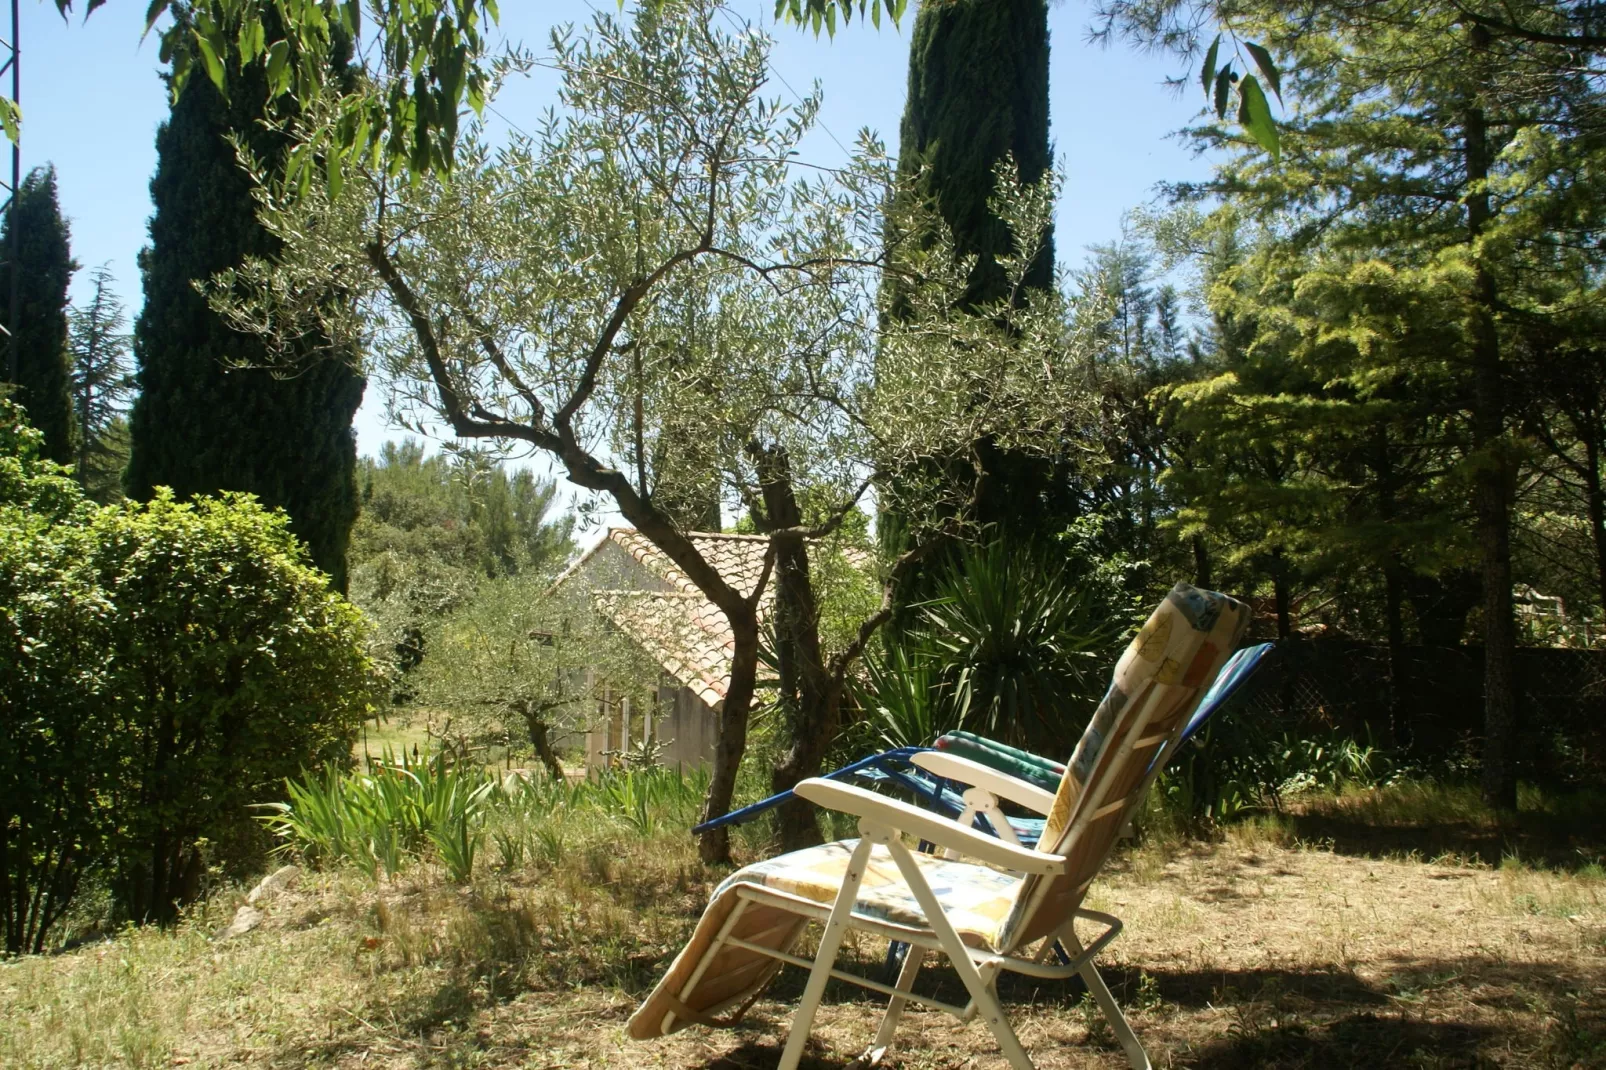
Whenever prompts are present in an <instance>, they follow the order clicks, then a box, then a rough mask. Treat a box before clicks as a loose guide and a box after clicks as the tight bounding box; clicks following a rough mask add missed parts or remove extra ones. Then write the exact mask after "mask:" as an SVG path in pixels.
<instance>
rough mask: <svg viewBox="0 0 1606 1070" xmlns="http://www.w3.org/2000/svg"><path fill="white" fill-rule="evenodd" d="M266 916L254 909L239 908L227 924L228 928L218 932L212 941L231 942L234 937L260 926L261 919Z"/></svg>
mask: <svg viewBox="0 0 1606 1070" xmlns="http://www.w3.org/2000/svg"><path fill="white" fill-rule="evenodd" d="M266 916H267V915H265V914H263V913H262V911H260V910H258V909H257V908H256V907H241V908H240V909H239V910H236V911H235V912H234V920H233V921H231V922H229V925H228V928H226V929H224V930H222V931H221V932H219V933H218V934H217V935H216V936H215V937H213V939H214V940H232V939H233V938H234V937H236V936H244V935H245V934H246V933H248V932H250V931H251V930H252V929H255V928H256V927H257V926H258V925H261V924H262V919H263V918H264V917H266Z"/></svg>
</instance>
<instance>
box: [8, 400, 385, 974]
mask: <svg viewBox="0 0 1606 1070" xmlns="http://www.w3.org/2000/svg"><path fill="white" fill-rule="evenodd" d="M38 444H39V436H38V433H37V432H35V431H33V430H32V429H30V428H28V427H27V426H26V424H24V423H23V422H22V420H21V415H20V413H19V411H18V410H17V409H16V408H15V407H14V406H10V405H9V404H6V403H4V402H0V909H3V911H4V922H5V929H6V947H7V950H8V951H11V952H22V951H37V950H40V949H41V948H42V947H43V946H44V942H45V938H46V934H47V933H48V931H49V929H50V927H51V926H52V925H53V924H54V923H55V922H57V921H59V919H60V917H61V915H62V913H63V912H64V911H65V909H66V908H67V906H68V904H69V903H70V902H71V900H72V897H73V895H74V894H75V893H76V891H77V888H78V886H79V884H80V883H81V881H82V880H83V878H84V876H85V875H86V874H88V873H91V872H96V871H99V872H100V873H102V874H103V875H104V876H105V877H106V879H107V880H108V882H109V883H110V885H111V887H112V888H113V890H114V891H115V893H116V896H117V900H118V903H119V905H120V907H121V908H122V910H123V911H124V912H126V914H127V916H128V917H130V918H132V919H134V920H138V921H145V920H156V921H168V920H170V919H172V918H173V917H174V915H175V913H176V911H177V910H178V908H179V907H180V906H181V905H182V904H184V903H185V902H188V901H190V900H191V899H193V898H194V897H195V896H196V895H197V894H199V893H200V891H201V890H202V887H203V885H204V881H205V878H206V876H207V874H208V873H209V872H222V873H224V874H230V873H236V874H237V873H243V872H244V871H245V870H246V869H247V868H249V867H250V866H251V865H253V864H254V863H255V862H256V861H257V860H258V859H259V858H260V854H261V851H262V850H263V848H264V846H265V842H264V836H263V833H262V831H261V829H260V827H259V824H258V823H257V822H255V821H253V820H252V818H251V811H250V810H249V809H248V807H249V805H250V804H252V803H259V802H263V801H264V800H266V799H270V798H274V797H276V796H277V795H278V794H279V792H280V790H281V785H282V783H283V781H284V779H285V778H286V777H287V776H293V775H295V774H297V773H298V772H299V771H300V770H301V769H302V768H305V767H309V766H314V765H318V764H322V763H328V762H337V763H338V762H342V761H348V760H349V757H350V749H351V743H352V740H353V737H354V734H355V732H356V730H357V728H358V726H359V725H360V724H361V722H362V720H363V718H364V717H366V716H367V715H368V713H369V712H370V711H371V709H372V708H373V706H374V704H375V702H376V700H377V697H378V690H377V685H378V683H379V677H378V675H377V673H376V672H375V669H374V666H373V664H372V663H371V661H370V659H369V657H368V652H367V626H366V624H365V622H364V621H363V619H362V616H361V614H360V613H359V612H358V611H357V610H356V609H355V608H354V607H353V606H351V605H350V604H349V603H348V602H346V601H345V600H344V599H342V598H340V597H339V596H338V595H335V594H333V593H331V592H330V591H329V589H328V580H327V577H326V576H324V575H323V574H322V573H320V572H318V571H317V570H315V569H313V568H311V567H310V566H309V565H308V564H307V561H306V553H305V550H304V548H303V547H302V546H301V544H299V543H298V542H297V541H296V539H295V537H294V536H293V535H292V534H291V533H290V530H289V528H288V526H287V521H286V519H285V517H284V515H283V514H282V513H279V512H269V511H267V510H265V509H263V508H262V507H261V506H259V505H257V504H256V503H255V501H253V500H252V499H250V498H249V497H245V496H225V497H223V498H220V499H205V498H202V499H198V500H196V501H195V502H193V503H191V502H185V503H180V502H176V501H174V499H173V497H172V495H171V494H170V493H167V492H165V491H159V492H158V493H157V494H156V496H155V497H154V498H153V499H152V500H151V501H150V502H148V503H143V504H136V503H125V504H123V505H119V506H108V507H105V508H95V507H93V506H92V505H90V504H89V503H87V502H85V501H84V500H83V499H82V496H81V495H79V494H78V493H77V490H76V486H75V484H73V483H72V481H71V480H70V479H69V478H67V477H66V475H65V474H64V473H65V470H64V469H61V468H59V467H58V466H56V465H54V464H51V463H50V462H48V461H43V460H41V459H40V458H39V456H38V448H39V447H38Z"/></svg>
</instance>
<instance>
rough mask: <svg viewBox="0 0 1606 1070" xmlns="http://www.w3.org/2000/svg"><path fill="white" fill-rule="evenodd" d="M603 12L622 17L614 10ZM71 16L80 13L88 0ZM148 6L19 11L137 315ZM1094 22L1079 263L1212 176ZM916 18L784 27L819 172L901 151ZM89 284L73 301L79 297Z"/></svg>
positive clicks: (368, 433) (1057, 62)
mask: <svg viewBox="0 0 1606 1070" xmlns="http://www.w3.org/2000/svg"><path fill="white" fill-rule="evenodd" d="M598 2H599V3H600V5H601V6H602V7H603V9H604V10H608V11H612V10H615V9H614V6H613V4H612V2H610V0H598ZM75 6H77V7H78V9H79V11H80V12H81V11H82V9H83V7H84V6H85V4H84V2H83V0H79V2H78V3H77V4H76V5H75ZM145 7H146V5H145V4H144V3H143V2H140V0H110V2H109V3H107V4H106V5H105V6H104V7H102V8H100V9H99V10H98V11H96V12H95V14H94V16H93V17H92V18H90V19H89V20H88V21H87V22H85V21H84V20H83V19H82V17H81V15H78V16H74V18H73V19H72V21H71V23H70V24H68V23H63V21H62V19H61V18H60V17H59V16H58V15H57V14H56V9H55V5H54V4H53V3H51V2H50V0H22V44H23V49H24V52H23V68H22V74H23V83H22V104H23V111H24V117H25V125H24V134H23V166H24V167H25V168H29V167H33V166H37V165H40V164H44V163H46V162H51V163H54V164H55V165H56V169H57V172H58V176H59V181H60V186H61V198H62V208H63V211H64V212H65V213H66V215H67V216H68V218H69V220H70V222H71V225H72V242H73V254H74V256H75V257H76V258H77V259H78V261H79V263H81V264H83V265H84V266H85V267H90V266H94V265H98V264H102V263H108V262H109V263H110V265H111V269H112V271H113V272H114V273H115V275H116V276H117V280H118V289H119V292H120V293H121V296H122V297H123V299H124V300H125V302H126V303H127V305H128V307H129V310H130V315H131V316H132V314H133V313H134V312H136V311H137V310H138V308H139V305H140V300H141V298H140V288H139V275H138V271H137V269H136V267H135V257H136V255H137V254H138V252H139V249H140V247H141V246H142V245H143V244H144V243H145V240H146V233H145V224H146V220H147V217H148V216H149V215H150V210H151V205H150V196H149V192H148V184H149V181H150V176H151V173H152V171H153V170H154V169H155V164H156V157H155V146H154V139H155V134H156V127H157V125H158V124H159V123H160V122H161V121H162V119H163V118H164V117H165V116H166V114H167V99H166V90H165V88H164V87H163V85H162V83H161V80H160V78H159V77H158V73H157V72H158V68H159V66H160V64H159V63H158V60H157V42H156V40H155V38H151V39H149V40H146V41H144V42H141V40H140V33H141V31H142V29H143V22H142V17H141V16H142V15H143V13H144V10H145ZM733 7H734V9H735V10H736V11H737V12H738V13H747V14H748V16H749V17H751V18H752V19H753V20H754V21H756V22H761V23H764V24H768V23H769V22H770V19H769V13H770V12H771V11H773V7H774V5H773V0H733ZM501 8H502V25H501V29H502V32H504V33H505V34H506V35H507V37H508V38H509V39H510V40H514V41H522V42H523V43H524V44H525V45H526V46H527V47H529V48H531V49H533V50H535V51H536V52H537V53H540V52H542V51H544V50H545V46H546V41H547V35H548V32H549V30H550V27H551V26H552V25H554V24H556V23H562V22H569V21H575V22H580V21H584V20H587V19H589V18H590V17H591V12H592V10H593V6H592V5H591V4H588V3H586V2H584V0H541V2H534V0H502V4H501ZM1087 19H1088V8H1087V6H1086V5H1085V4H1082V3H1067V2H1064V0H1060V2H1057V3H1054V4H1053V5H1052V6H1051V8H1050V12H1049V21H1050V32H1051V34H1052V53H1051V56H1052V69H1051V72H1050V92H1051V105H1050V107H1051V111H1050V116H1051V122H1052V125H1053V138H1054V142H1055V149H1056V153H1057V155H1058V156H1059V157H1060V158H1061V159H1062V160H1063V164H1064V169H1065V172H1066V183H1065V189H1064V194H1063V196H1062V199H1061V202H1060V206H1059V211H1058V216H1057V220H1056V238H1055V240H1056V243H1057V246H1058V250H1059V255H1060V257H1061V259H1062V260H1064V261H1067V262H1070V263H1076V262H1078V261H1080V260H1081V258H1082V254H1083V251H1084V250H1085V248H1086V247H1087V246H1088V245H1091V244H1094V243H1101V242H1109V241H1113V240H1114V239H1116V238H1117V237H1118V236H1119V235H1120V230H1121V217H1122V215H1123V213H1125V212H1127V211H1129V210H1130V209H1132V208H1134V207H1137V206H1139V205H1141V204H1144V203H1146V202H1147V201H1149V200H1150V199H1151V198H1152V197H1153V193H1154V186H1155V184H1156V183H1157V182H1161V181H1166V180H1176V179H1185V178H1190V177H1200V176H1202V175H1203V174H1204V173H1205V172H1206V170H1207V164H1206V163H1205V162H1204V161H1202V160H1199V159H1196V158H1195V157H1193V155H1192V154H1191V153H1190V152H1189V151H1188V150H1187V149H1186V148H1184V147H1183V146H1182V145H1181V144H1180V143H1179V142H1177V141H1175V140H1173V139H1171V138H1170V137H1169V135H1170V134H1171V132H1172V131H1174V130H1176V129H1177V128H1178V127H1180V126H1182V125H1184V124H1185V123H1186V122H1187V121H1188V120H1189V119H1190V118H1192V117H1193V116H1194V115H1195V114H1196V113H1197V111H1198V108H1199V105H1200V100H1199V98H1198V95H1197V94H1196V93H1184V94H1183V95H1182V96H1181V97H1178V96H1177V95H1176V94H1175V93H1173V92H1172V91H1171V90H1170V89H1169V88H1168V87H1166V86H1165V85H1163V84H1162V83H1163V80H1164V79H1165V78H1166V76H1167V75H1172V74H1175V73H1177V69H1176V66H1175V63H1174V61H1173V60H1171V59H1170V58H1169V57H1163V56H1160V57H1157V56H1148V55H1143V54H1140V53H1138V52H1135V51H1133V50H1131V49H1127V48H1124V47H1121V46H1115V47H1112V48H1109V49H1102V48H1099V47H1097V46H1093V45H1089V44H1087V43H1085V41H1084V36H1085V29H1086V25H1087ZM912 20H913V12H912V10H911V13H910V15H908V16H907V17H906V20H905V23H904V25H903V27H902V28H901V29H893V28H891V27H890V26H889V25H884V26H883V28H882V29H881V30H880V31H876V30H874V29H873V28H871V27H870V26H869V25H868V24H865V25H860V24H858V23H854V24H853V25H851V26H849V27H846V28H844V29H841V30H839V31H838V33H837V36H836V38H835V39H834V40H833V39H830V38H821V39H819V40H816V39H815V38H814V37H813V36H812V34H809V33H807V32H804V31H801V30H798V29H796V28H794V27H791V26H781V27H779V28H776V29H775V30H774V33H775V36H776V38H777V47H776V49H775V53H774V65H775V69H776V74H777V84H776V86H775V91H776V92H777V93H779V94H781V95H783V96H785V95H789V94H790V92H791V91H792V90H795V91H796V92H798V93H806V92H807V91H808V89H809V87H810V86H811V85H812V84H813V82H814V81H815V79H818V80H819V81H820V82H821V85H822V87H823V89H824V93H825V104H824V107H823V109H822V111H821V114H820V119H821V127H822V129H820V130H818V131H815V133H814V134H813V135H812V140H811V142H810V143H809V144H807V145H806V146H805V156H806V158H807V159H809V160H810V161H811V162H817V163H821V164H830V163H833V162H836V161H838V160H840V159H841V158H842V157H843V155H844V152H843V150H842V149H841V148H839V147H838V145H837V144H836V141H840V142H841V143H842V144H844V145H850V146H851V145H852V143H853V139H854V137H855V135H856V134H857V132H858V131H859V129H860V128H862V127H870V128H871V129H873V130H876V131H878V132H879V133H880V134H881V135H882V136H883V137H884V138H885V139H886V140H887V142H888V145H889V147H894V148H895V147H896V141H897V131H898V120H899V117H900V116H901V114H902V112H903V101H904V95H905V79H906V73H907V63H908V41H909V28H910V25H911V23H912ZM788 85H790V87H791V89H789V88H788ZM551 101H552V92H551V81H550V75H545V74H541V73H540V72H538V73H537V76H536V77H535V78H533V79H532V80H531V82H529V83H528V84H524V85H515V86H512V87H510V88H509V89H508V90H507V91H506V92H505V93H504V94H503V97H502V98H501V99H500V100H499V101H498V103H497V108H498V110H499V111H500V112H501V113H502V114H503V115H504V116H506V118H507V119H508V120H510V121H512V122H514V123H519V124H520V125H524V124H526V123H527V122H528V121H530V120H532V119H533V118H534V117H535V116H536V114H537V113H538V112H539V111H540V110H541V109H543V108H544V107H545V106H546V105H547V104H549V103H550V102H551ZM87 275H88V272H87V271H83V272H80V273H79V276H78V279H77V280H76V282H75V287H74V289H75V296H80V297H81V296H82V293H83V290H84V287H85V284H86V282H87ZM378 394H379V391H378V390H377V389H375V388H373V387H370V389H369V396H368V398H367V400H366V401H365V403H364V405H363V409H362V411H361V412H359V413H358V418H357V432H358V442H359V448H360V449H361V450H362V451H363V452H365V453H371V452H373V451H374V450H376V449H377V448H378V446H379V444H380V443H381V442H382V441H383V440H384V439H385V438H388V437H396V436H395V433H393V432H392V431H390V429H389V428H387V427H386V426H385V424H384V420H383V414H382V409H383V406H382V404H381V402H380V399H379V396H378Z"/></svg>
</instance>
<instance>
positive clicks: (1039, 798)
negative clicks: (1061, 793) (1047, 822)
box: [909, 750, 1054, 817]
mask: <svg viewBox="0 0 1606 1070" xmlns="http://www.w3.org/2000/svg"><path fill="white" fill-rule="evenodd" d="M909 760H910V761H911V762H913V763H914V764H915V765H918V766H919V767H920V768H922V769H924V770H926V771H927V772H928V773H935V774H936V775H938V776H940V777H946V778H948V779H949V780H957V781H959V782H960V783H961V784H969V785H970V786H971V787H975V788H981V789H983V790H984V791H990V792H992V793H993V794H994V795H996V796H998V797H999V798H1000V799H1008V800H1009V801H1010V802H1012V803H1016V804H1018V805H1020V806H1024V807H1026V808H1027V809H1028V810H1031V811H1032V812H1033V813H1038V814H1042V815H1043V816H1044V817H1047V816H1048V812H1049V811H1050V810H1052V809H1054V795H1053V793H1052V792H1047V791H1044V790H1043V789H1042V788H1040V787H1038V786H1037V785H1036V784H1028V783H1026V781H1024V780H1020V779H1018V778H1016V777H1012V776H1010V775H1009V774H1008V773H1001V772H999V771H998V770H997V769H994V768H993V767H992V766H988V765H982V764H981V763H980V762H973V761H971V760H970V759H969V758H961V757H959V756H958V755H957V754H948V753H946V752H944V751H940V750H928V751H922V752H921V753H919V754H916V755H913V756H912V757H911V758H910V759H909Z"/></svg>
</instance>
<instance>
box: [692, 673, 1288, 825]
mask: <svg viewBox="0 0 1606 1070" xmlns="http://www.w3.org/2000/svg"><path fill="white" fill-rule="evenodd" d="M1273 646H1274V644H1272V643H1259V644H1257V645H1255V646H1248V647H1244V648H1243V649H1242V650H1240V651H1238V652H1237V653H1236V654H1234V655H1233V656H1232V657H1230V658H1228V659H1227V662H1226V664H1224V665H1223V666H1222V667H1221V671H1220V672H1219V673H1218V674H1217V676H1216V680H1215V683H1213V684H1211V685H1210V690H1209V691H1207V692H1205V695H1204V698H1202V699H1200V700H1199V705H1198V708H1197V709H1195V710H1194V712H1193V716H1192V717H1190V718H1189V719H1188V724H1187V727H1185V728H1184V729H1183V730H1182V735H1181V737H1180V738H1179V739H1178V740H1177V741H1176V746H1177V747H1181V746H1182V744H1184V743H1186V742H1187V741H1188V740H1189V739H1190V738H1192V737H1193V736H1194V735H1195V734H1196V733H1197V732H1198V731H1199V730H1200V729H1202V728H1203V727H1204V726H1205V722H1206V721H1208V720H1209V719H1210V717H1211V715H1213V714H1214V713H1215V712H1216V711H1217V710H1219V709H1221V708H1222V707H1223V706H1225V705H1226V704H1227V702H1228V701H1229V700H1231V698H1232V697H1233V695H1234V694H1236V693H1237V692H1238V689H1239V688H1240V687H1242V686H1243V684H1244V683H1245V681H1247V680H1248V679H1249V677H1250V676H1252V675H1254V672H1255V670H1256V669H1257V668H1259V667H1260V663H1261V661H1262V660H1264V659H1265V657H1266V655H1267V654H1269V653H1271V651H1272V649H1273ZM933 750H948V751H952V752H954V753H957V754H958V755H959V756H960V757H962V758H969V759H971V760H972V761H976V762H980V763H981V764H982V765H987V766H991V767H992V768H994V769H997V770H999V771H1000V772H1003V773H1007V774H1009V775H1011V776H1012V777H1013V778H1014V779H1016V780H1025V781H1027V782H1028V783H1031V784H1034V785H1036V786H1037V787H1039V788H1042V789H1043V790H1044V791H1047V792H1048V793H1049V794H1051V795H1052V794H1053V793H1054V791H1055V790H1057V789H1058V787H1059V782H1060V778H1061V777H1062V776H1064V775H1065V766H1063V765H1061V764H1060V763H1058V762H1054V761H1050V760H1049V759H1047V758H1042V757H1039V756H1038V755H1035V754H1030V753H1028V752H1026V751H1019V750H1015V749H1014V748H1013V747H1006V746H1004V745H1002V744H1000V743H993V742H992V741H990V740H985V739H982V738H981V737H979V736H975V735H972V734H971V733H969V732H949V733H947V734H946V735H943V736H940V737H938V739H937V740H936V742H935V743H934V744H933V745H932V746H930V747H897V748H895V749H893V750H886V751H881V752H880V753H878V754H872V755H870V756H869V757H867V758H860V759H859V760H858V761H856V762H853V763H851V764H849V765H844V766H843V767H842V768H840V769H833V770H831V771H830V772H829V773H822V774H820V775H821V776H823V777H825V778H826V779H827V780H864V781H866V782H868V783H871V784H874V785H876V786H877V787H884V788H892V789H899V790H904V791H907V792H909V794H910V795H911V796H912V797H913V798H914V800H915V801H916V802H918V803H919V804H920V805H922V806H924V807H926V808H927V809H929V810H935V811H936V812H937V813H939V814H946V815H947V816H949V817H952V818H954V819H956V820H958V821H959V822H960V823H961V824H964V823H966V822H968V821H973V820H974V818H975V816H976V815H975V811H974V810H972V811H971V813H969V814H966V813H965V810H966V809H967V804H966V802H965V799H964V795H963V791H964V788H963V786H962V785H955V784H953V783H951V782H950V781H948V780H945V779H944V778H942V777H939V776H936V775H934V774H932V773H930V771H929V770H927V769H926V768H925V767H924V765H923V763H922V762H921V760H920V759H919V757H918V756H919V755H921V754H926V753H929V752H931V751H933ZM1171 757H1172V751H1171V749H1170V748H1167V749H1166V750H1164V751H1163V752H1162V753H1160V754H1157V755H1156V756H1155V758H1154V761H1153V763H1152V766H1151V769H1150V777H1151V779H1152V778H1153V776H1155V775H1157V774H1158V773H1159V772H1160V770H1161V769H1162V768H1164V766H1165V765H1166V763H1167V762H1169V761H1170V760H1171ZM796 794H797V792H795V791H783V792H780V793H778V794H775V795H771V796H770V797H769V798H767V799H760V800H759V801H758V802H755V803H752V804H750V805H748V806H744V807H742V808H741V809H739V810H732V811H731V812H730V813H728V814H723V815H721V816H720V817H716V818H712V819H710V820H708V821H704V822H703V823H702V824H700V825H694V826H693V827H692V833H693V834H694V835H701V834H702V833H705V832H711V831H713V830H714V829H717V828H723V827H725V826H727V825H745V824H747V823H748V822H749V821H754V820H756V819H757V818H759V817H760V816H762V815H763V814H765V813H767V812H769V811H770V810H773V809H775V808H776V807H777V806H780V805H781V804H782V803H785V802H787V801H789V800H791V799H792V798H793V797H794V796H795V795H796ZM1007 820H1008V822H1009V833H1007V834H1006V833H1004V832H1003V831H1002V830H1001V829H998V830H995V831H996V832H997V833H998V834H999V835H1002V836H1005V837H1006V838H1007V836H1008V835H1009V834H1013V835H1014V837H1015V842H1016V843H1019V844H1020V845H1021V846H1022V847H1034V846H1036V845H1037V841H1038V840H1039V839H1040V838H1041V837H1042V834H1043V818H1041V817H1010V818H1008V819H1007ZM988 827H991V825H990V824H989V826H988ZM984 831H985V829H984Z"/></svg>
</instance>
